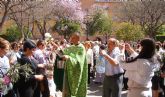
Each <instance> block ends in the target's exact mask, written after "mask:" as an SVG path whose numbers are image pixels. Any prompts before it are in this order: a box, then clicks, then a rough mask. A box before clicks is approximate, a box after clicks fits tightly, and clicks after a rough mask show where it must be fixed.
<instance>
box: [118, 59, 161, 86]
mask: <svg viewBox="0 0 165 97" xmlns="http://www.w3.org/2000/svg"><path fill="white" fill-rule="evenodd" d="M121 66H122V68H123V69H125V70H126V73H125V76H126V77H128V78H129V80H130V81H134V82H136V83H138V84H140V85H142V86H144V87H146V88H150V87H151V86H152V83H151V79H152V77H153V76H154V71H155V70H156V69H157V68H158V67H159V63H158V62H154V61H153V62H152V61H149V60H147V59H137V60H136V61H134V62H130V63H122V64H121ZM130 87H131V86H130Z"/></svg>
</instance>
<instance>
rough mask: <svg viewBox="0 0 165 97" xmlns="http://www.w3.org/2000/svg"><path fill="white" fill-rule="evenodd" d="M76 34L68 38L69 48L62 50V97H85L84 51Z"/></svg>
mask: <svg viewBox="0 0 165 97" xmlns="http://www.w3.org/2000/svg"><path fill="white" fill-rule="evenodd" d="M79 40H80V37H79V34H78V33H75V34H73V35H72V36H71V37H70V43H71V46H70V47H68V48H66V49H65V50H64V60H65V75H64V85H63V86H64V87H63V97H86V94H87V79H88V65H87V60H86V50H85V47H84V46H83V44H81V43H79Z"/></svg>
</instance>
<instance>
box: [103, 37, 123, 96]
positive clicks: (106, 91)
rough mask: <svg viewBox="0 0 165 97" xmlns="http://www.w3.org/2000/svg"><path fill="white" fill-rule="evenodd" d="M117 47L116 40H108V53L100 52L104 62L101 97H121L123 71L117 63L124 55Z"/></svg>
mask: <svg viewBox="0 0 165 97" xmlns="http://www.w3.org/2000/svg"><path fill="white" fill-rule="evenodd" d="M118 45H119V42H118V40H117V39H115V38H110V39H109V40H108V53H107V52H106V51H105V50H101V51H100V55H102V56H103V57H104V58H105V60H106V65H105V78H104V82H103V95H102V96H103V97H121V91H122V85H123V76H122V75H123V73H124V70H123V69H122V68H121V66H120V62H119V61H120V59H121V57H122V55H123V56H124V53H121V50H120V49H119V47H118ZM122 52H123V51H122Z"/></svg>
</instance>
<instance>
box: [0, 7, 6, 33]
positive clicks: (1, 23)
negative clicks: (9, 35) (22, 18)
mask: <svg viewBox="0 0 165 97" xmlns="http://www.w3.org/2000/svg"><path fill="white" fill-rule="evenodd" d="M6 17H7V9H5V12H4V15H3V17H2V20H1V22H0V32H1V31H2V26H3V24H4V22H5V19H6Z"/></svg>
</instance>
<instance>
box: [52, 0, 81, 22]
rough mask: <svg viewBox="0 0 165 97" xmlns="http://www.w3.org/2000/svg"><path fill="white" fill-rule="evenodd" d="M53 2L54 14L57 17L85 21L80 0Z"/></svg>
mask: <svg viewBox="0 0 165 97" xmlns="http://www.w3.org/2000/svg"><path fill="white" fill-rule="evenodd" d="M53 2H54V3H53V6H54V15H55V16H57V18H59V19H61V18H65V19H69V20H73V21H78V22H81V23H82V22H83V19H84V12H83V11H82V9H81V3H80V1H79V0H55V1H53Z"/></svg>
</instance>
